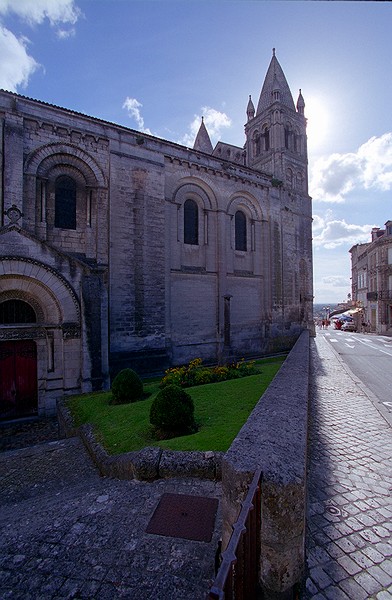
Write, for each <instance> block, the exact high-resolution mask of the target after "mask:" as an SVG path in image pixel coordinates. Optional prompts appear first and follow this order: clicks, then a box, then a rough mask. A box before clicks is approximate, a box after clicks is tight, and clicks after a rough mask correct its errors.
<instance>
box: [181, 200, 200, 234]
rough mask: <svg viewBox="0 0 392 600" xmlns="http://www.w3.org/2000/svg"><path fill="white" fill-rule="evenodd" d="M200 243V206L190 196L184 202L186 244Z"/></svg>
mask: <svg viewBox="0 0 392 600" xmlns="http://www.w3.org/2000/svg"><path fill="white" fill-rule="evenodd" d="M198 243H199V208H198V206H197V204H196V202H195V201H194V200H191V199H190V198H188V200H185V203H184V244H192V245H193V246H196V245H197V244H198Z"/></svg>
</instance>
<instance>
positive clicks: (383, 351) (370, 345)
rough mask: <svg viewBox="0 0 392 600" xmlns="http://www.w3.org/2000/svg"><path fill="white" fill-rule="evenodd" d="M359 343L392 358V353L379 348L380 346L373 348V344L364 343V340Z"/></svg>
mask: <svg viewBox="0 0 392 600" xmlns="http://www.w3.org/2000/svg"><path fill="white" fill-rule="evenodd" d="M358 341H359V342H361V344H363V345H364V346H369V348H372V349H373V350H378V351H379V352H382V353H383V354H388V356H392V352H387V351H386V350H382V348H379V347H378V346H373V345H372V344H369V342H364V341H362V340H358Z"/></svg>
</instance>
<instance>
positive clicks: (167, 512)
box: [146, 493, 218, 542]
mask: <svg viewBox="0 0 392 600" xmlns="http://www.w3.org/2000/svg"><path fill="white" fill-rule="evenodd" d="M217 508H218V499H217V498H206V497H204V496H188V495H186V494H168V493H166V494H163V495H162V497H161V499H160V501H159V504H158V506H157V507H156V509H155V512H154V514H153V515H152V517H151V519H150V522H149V524H148V526H147V529H146V532H147V533H155V534H156V535H167V536H169V537H178V538H183V539H185V540H196V541H200V542H210V541H211V538H212V534H213V532H214V524H215V517H216V511H217Z"/></svg>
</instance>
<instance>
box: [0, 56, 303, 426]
mask: <svg viewBox="0 0 392 600" xmlns="http://www.w3.org/2000/svg"><path fill="white" fill-rule="evenodd" d="M246 112H247V124H246V126H245V136H246V143H245V146H244V147H236V146H233V145H228V144H224V143H223V142H219V143H218V144H217V145H216V146H215V148H213V147H212V144H211V142H210V139H209V136H208V132H207V129H206V128H205V125H204V123H202V124H201V127H200V131H199V134H198V136H197V138H196V140H195V145H194V148H192V149H190V148H186V147H183V146H180V145H178V144H174V143H172V142H169V141H166V140H162V139H159V138H155V137H153V136H150V135H146V134H144V133H140V132H137V131H134V130H131V129H127V128H125V127H122V126H117V125H114V124H112V123H107V122H104V121H101V120H99V119H95V118H91V117H88V116H85V115H82V114H79V113H75V112H72V111H70V110H66V109H63V108H59V107H56V106H52V105H49V104H45V103H44V102H39V101H36V100H32V99H29V98H25V97H23V96H20V95H17V94H13V93H9V92H0V139H1V144H0V148H1V149H0V152H1V156H0V168H1V171H2V172H1V179H0V181H1V184H0V186H1V187H0V202H1V227H0V240H1V241H0V258H1V262H0V365H1V364H2V365H3V366H2V368H3V370H4V371H5V372H7V373H9V374H10V373H11V370H12V369H16V371H18V372H19V373H22V372H23V370H24V367H23V360H24V357H25V355H26V352H27V350H26V348H23V344H22V346H21V347H19V346H18V345H17V344H16V342H17V341H20V342H23V340H32V341H33V342H34V347H35V348H36V353H35V350H34V349H33V354H34V353H35V354H36V355H35V357H34V356H33V358H32V361H33V363H32V364H30V365H29V367H28V368H29V369H30V368H31V369H32V370H31V373H33V375H32V377H33V378H34V377H35V375H34V373H35V371H34V369H35V370H36V387H37V390H38V393H37V403H38V404H37V406H38V413H39V414H42V415H49V414H52V413H53V412H54V411H55V405H56V399H57V398H58V397H60V396H62V395H64V394H71V393H75V392H77V393H79V392H87V391H90V390H98V389H106V388H107V387H108V386H109V384H110V376H112V375H113V374H114V373H115V372H117V371H118V370H119V369H120V368H122V367H124V366H131V367H133V368H134V369H135V370H137V371H139V372H140V373H146V372H154V371H155V372H157V371H161V370H162V369H164V368H166V367H167V366H169V365H172V364H181V363H184V362H187V361H189V360H191V359H193V358H195V357H201V358H202V359H203V360H204V361H206V362H211V363H212V362H219V361H224V360H227V359H229V358H232V357H234V356H236V357H251V356H256V355H263V354H266V353H270V352H276V351H280V350H283V349H287V348H289V347H291V346H292V345H293V343H294V341H295V340H296V339H297V337H298V335H299V334H300V332H301V331H302V330H303V329H307V328H309V327H311V325H312V249H311V199H310V197H309V195H308V189H307V181H308V176H307V149H306V119H305V116H304V102H303V98H302V95H301V94H300V95H299V98H298V102H297V106H296V107H295V106H294V102H293V99H292V96H291V92H290V90H289V88H288V85H287V82H286V79H285V76H284V74H283V71H282V69H281V67H280V64H279V62H278V61H277V58H276V56H275V53H274V55H273V57H272V60H271V63H270V66H269V68H268V71H267V75H266V78H265V82H264V85H263V88H262V91H261V94H260V100H259V104H258V109H257V111H255V110H254V107H253V103H252V100H251V99H249V103H248V107H247V111H246ZM31 311H32V312H31ZM11 355H12V356H11ZM26 360H28V359H27V358H26ZM34 361H36V363H35V362H34ZM35 364H36V366H34V365H35ZM26 368H27V367H26ZM16 371H15V372H16ZM7 377H8V376H7ZM7 381H8V383H5V384H4V385H3V387H2V392H1V393H2V403H3V404H5V406H11V405H14V404H15V398H16V397H17V396H18V394H19V392H20V389H19V388H23V385H24V384H23V382H21V381H18V379H17V376H16V375H15V374H14V375H12V374H10V375H9V377H8V380H7ZM7 386H8V387H7ZM21 393H22V396H23V390H22V392H21ZM26 402H27V404H28V401H26ZM22 404H23V402H22ZM28 410H30V409H28ZM28 410H27V412H28ZM11 412H12V411H11ZM22 412H23V411H22ZM25 412H26V411H25ZM10 414H11V413H10V412H9V411H8V412H7V409H4V408H3V409H2V416H3V418H9V417H10Z"/></svg>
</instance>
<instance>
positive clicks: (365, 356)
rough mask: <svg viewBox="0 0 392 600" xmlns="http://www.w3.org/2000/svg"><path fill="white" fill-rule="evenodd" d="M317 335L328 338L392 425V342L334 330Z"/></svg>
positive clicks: (384, 338)
mask: <svg viewBox="0 0 392 600" xmlns="http://www.w3.org/2000/svg"><path fill="white" fill-rule="evenodd" d="M317 335H324V336H325V339H326V340H327V341H328V342H329V343H330V344H331V346H332V348H333V350H334V351H335V352H337V353H338V355H339V356H340V359H341V360H342V361H343V363H344V364H345V365H347V367H348V368H349V369H350V371H351V372H352V373H353V374H354V375H355V376H356V377H358V379H360V381H361V382H362V384H363V385H364V386H365V387H366V388H367V390H368V391H370V393H371V394H370V395H371V397H372V399H373V402H374V404H375V405H376V407H377V408H378V409H379V410H380V412H382V414H383V415H384V417H386V418H387V420H388V421H389V423H390V424H391V425H392V338H390V337H387V336H382V335H376V334H367V333H351V332H347V331H337V330H334V329H331V328H330V329H327V330H318V331H317Z"/></svg>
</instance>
